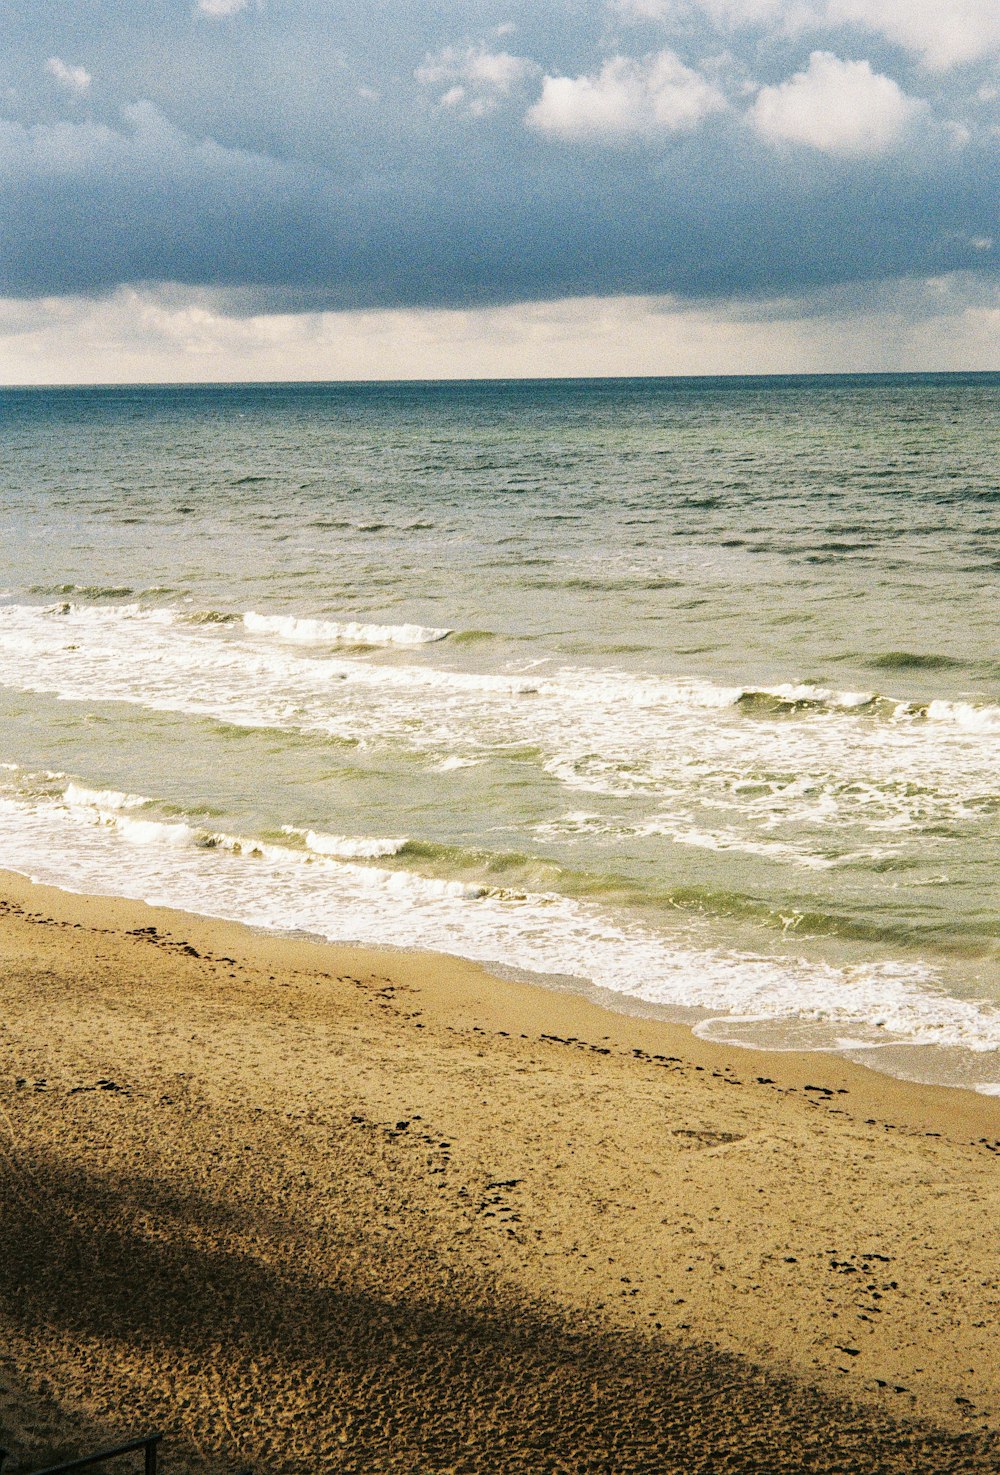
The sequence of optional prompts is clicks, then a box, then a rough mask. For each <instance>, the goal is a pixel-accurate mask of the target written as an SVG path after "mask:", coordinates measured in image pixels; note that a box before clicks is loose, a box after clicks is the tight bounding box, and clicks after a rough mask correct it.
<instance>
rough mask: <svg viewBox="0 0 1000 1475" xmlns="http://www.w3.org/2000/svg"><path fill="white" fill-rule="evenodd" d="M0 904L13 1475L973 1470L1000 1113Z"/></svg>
mask: <svg viewBox="0 0 1000 1475" xmlns="http://www.w3.org/2000/svg"><path fill="white" fill-rule="evenodd" d="M0 898H2V899H3V900H2V903H0V939H2V948H0V987H2V994H3V1005H2V1010H0V1021H2V1024H0V1028H2V1037H0V1038H2V1055H0V1062H2V1065H0V1175H2V1181H0V1205H2V1213H0V1236H2V1243H0V1315H2V1318H3V1335H2V1339H0V1444H3V1445H6V1446H7V1447H8V1448H9V1449H10V1451H11V1458H10V1461H9V1464H8V1466H7V1470H8V1471H14V1470H23V1469H32V1468H35V1467H37V1466H39V1465H42V1464H44V1463H46V1462H47V1461H48V1460H50V1459H52V1458H54V1457H55V1456H57V1455H62V1454H66V1455H71V1454H78V1453H84V1452H86V1451H87V1450H89V1449H91V1448H95V1447H98V1446H99V1445H101V1444H103V1443H106V1442H108V1441H109V1440H110V1439H113V1438H115V1437H116V1436H121V1437H123V1438H125V1437H130V1436H132V1435H134V1434H137V1433H143V1432H145V1431H146V1430H147V1429H161V1430H162V1431H163V1432H164V1436H165V1438H164V1445H163V1451H162V1464H163V1469H164V1470H165V1471H167V1472H168V1475H169V1472H180V1471H188V1470H190V1471H210V1472H215V1471H218V1472H220V1475H221V1472H223V1471H225V1472H230V1475H237V1472H240V1471H260V1472H265V1471H267V1472H284V1471H288V1472H296V1475H297V1472H300V1471H301V1472H303V1475H304V1472H306V1471H317V1470H319V1471H326V1470H329V1471H365V1472H371V1475H382V1472H386V1475H395V1472H400V1475H402V1472H407V1475H421V1472H441V1475H443V1472H454V1475H457V1472H468V1475H480V1472H493V1471H497V1472H518V1475H521V1472H523V1475H529V1472H530V1475H534V1472H540V1471H565V1472H570V1471H572V1472H578V1471H579V1472H583V1471H606V1472H615V1475H617V1472H633V1471H644V1472H650V1475H652V1472H657V1475H666V1472H674V1471H676V1472H689V1471H690V1472H697V1471H712V1472H717V1471H748V1472H749V1471H753V1472H786V1471H787V1472H791V1471H809V1472H814V1471H831V1472H832V1471H837V1472H850V1471H858V1472H861V1471H864V1472H865V1475H873V1472H880V1471H900V1472H903V1471H907V1472H914V1471H921V1472H924V1471H926V1472H928V1475H939V1472H947V1471H957V1470H968V1471H986V1470H989V1471H997V1470H1000V1358H998V1355H997V1342H996V1323H997V1312H998V1302H1000V1279H998V1278H1000V1266H998V1255H997V1247H998V1229H997V1226H998V1224H1000V1101H997V1100H991V1099H988V1098H984V1097H977V1096H974V1095H972V1094H971V1093H968V1092H964V1091H957V1090H954V1091H947V1090H939V1089H932V1088H925V1087H918V1086H912V1085H908V1084H905V1083H902V1082H899V1081H893V1080H890V1079H888V1078H885V1077H881V1076H877V1075H875V1074H873V1073H870V1072H867V1071H864V1070H862V1069H860V1068H855V1067H852V1066H850V1065H848V1064H845V1063H843V1062H841V1061H839V1060H837V1059H835V1058H832V1057H826V1056H820V1055H793V1054H783V1055H777V1054H767V1055H765V1054H761V1053H756V1052H749V1051H742V1050H737V1049H725V1048H721V1047H717V1046H709V1045H706V1044H704V1043H702V1042H700V1041H698V1040H697V1039H695V1038H694V1037H693V1036H692V1035H691V1034H690V1033H689V1032H688V1031H687V1030H685V1029H683V1028H682V1027H680V1026H673V1025H667V1024H663V1023H660V1022H656V1021H650V1020H643V1019H638V1018H632V1017H628V1016H625V1015H619V1014H613V1013H609V1012H606V1011H604V1010H602V1009H600V1008H599V1007H597V1006H596V1005H593V1004H590V1003H588V1002H586V1001H583V1000H581V999H580V998H578V997H576V996H573V995H571V994H568V993H562V992H551V991H548V990H544V989H539V988H531V987H527V986H523V985H518V984H511V983H505V982H500V981H498V980H496V979H494V978H491V977H490V976H489V975H488V974H486V973H485V972H483V971H482V970H480V969H479V968H476V967H474V966H472V965H468V964H465V963H461V962H458V961H455V960H453V959H449V958H445V957H438V956H431V955H417V954H412V953H404V952H399V953H397V952H392V951H377V950H373V949H365V948H356V947H339V946H338V947H333V946H320V945H317V944H311V943H297V942H290V941H285V940H279V939H276V938H273V937H267V936H259V935H256V934H254V933H253V932H251V931H249V930H247V929H245V928H241V927H238V926H235V925H230V924H224V923H216V922H211V921H206V920H204V919H200V918H194V917H188V916H186V915H184V914H182V913H177V912H167V911H161V910H152V909H150V908H147V907H143V906H141V905H139V904H137V903H131V902H128V903H127V902H121V901H114V900H107V899H91V898H85V897H79V896H72V895H68V894H65V893H62V892H58V891H54V890H51V889H48V888H44V887H40V886H33V885H31V884H30V883H28V882H26V881H24V880H23V879H21V878H19V877H16V876H12V875H3V876H0Z"/></svg>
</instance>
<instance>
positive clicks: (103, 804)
mask: <svg viewBox="0 0 1000 1475" xmlns="http://www.w3.org/2000/svg"><path fill="white" fill-rule="evenodd" d="M63 797H64V799H65V800H66V803H67V804H71V805H75V806H77V807H78V808H90V809H114V810H118V809H143V808H145V806H146V805H148V804H150V803H151V802H152V801H151V800H149V799H146V798H144V797H143V796H142V795H141V794H126V793H122V792H121V790H119V789H88V788H85V787H84V785H83V784H77V783H70V784H67V785H66V788H65V790H64V791H63Z"/></svg>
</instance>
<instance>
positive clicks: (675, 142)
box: [0, 0, 1000, 383]
mask: <svg viewBox="0 0 1000 1475" xmlns="http://www.w3.org/2000/svg"><path fill="white" fill-rule="evenodd" d="M0 34H2V36H3V45H2V48H0V382H5V383H18V382H25V383H27V382H31V383H36V382H37V383H45V382H80V381H86V380H99V381H109V380H124V381H129V380H144V379H146V380H173V379H177V380H207V379H242V378H263V379H269V378H289V379H319V378H383V377H389V378H421V377H442V376H443V377H466V376H479V375H507V374H511V375H521V374H529V375H530V374H550V373H551V374H564V373H570V374H572V373H581V374H595V373H613V374H614V373H725V372H755V371H756V372H783V371H787V372H796V371H803V372H804V371H810V370H824V369H828V370H836V369H844V370H852V369H859V370H860V369H870V370H878V369H910V368H912V369H962V368H968V369H991V368H992V369H1000V0H551V3H548V4H546V3H538V0H534V3H532V4H528V3H522V0H451V3H449V4H446V5H445V4H440V3H436V0H423V3H420V4H411V3H409V0H352V3H350V4H348V3H345V0H146V3H144V4H142V5H138V6H137V5H135V3H134V0H130V3H123V0H65V3H63V4H61V5H57V6H53V5H52V4H51V0H45V3H41V0H17V3H16V4H15V3H13V0H0Z"/></svg>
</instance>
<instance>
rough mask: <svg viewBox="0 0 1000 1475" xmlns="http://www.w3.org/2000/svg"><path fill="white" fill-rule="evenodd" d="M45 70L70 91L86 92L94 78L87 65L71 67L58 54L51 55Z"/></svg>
mask: <svg viewBox="0 0 1000 1475" xmlns="http://www.w3.org/2000/svg"><path fill="white" fill-rule="evenodd" d="M45 70H46V71H47V72H48V73H49V75H50V76H52V77H55V79H56V81H57V82H58V83H59V85H60V87H65V88H66V90H67V91H68V92H76V93H80V92H86V91H87V90H88V88H89V87H90V84H91V82H92V81H93V80H94V79H93V78H92V77H91V75H90V73H89V72H88V71H87V69H86V67H71V66H68V65H67V64H66V62H64V61H63V60H62V59H61V58H60V57H58V56H50V57H49V59H48V61H47V62H46V63H45Z"/></svg>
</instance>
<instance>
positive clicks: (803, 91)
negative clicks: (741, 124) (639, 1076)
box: [751, 51, 921, 158]
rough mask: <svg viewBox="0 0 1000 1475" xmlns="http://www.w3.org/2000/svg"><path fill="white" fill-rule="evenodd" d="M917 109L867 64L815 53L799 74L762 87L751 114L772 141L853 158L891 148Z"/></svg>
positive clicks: (762, 132) (902, 93)
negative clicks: (772, 85)
mask: <svg viewBox="0 0 1000 1475" xmlns="http://www.w3.org/2000/svg"><path fill="white" fill-rule="evenodd" d="M920 110H921V106H920V103H919V102H917V101H916V100H915V99H914V98H912V97H907V95H906V94H905V93H904V92H903V91H902V89H901V88H900V87H899V85H898V83H896V82H894V81H893V80H892V78H891V77H883V76H880V75H879V74H878V73H877V72H874V71H872V68H871V63H870V62H867V61H841V60H840V59H839V58H838V57H836V56H834V55H833V53H832V52H830V51H814V52H813V53H812V55H811V56H810V58H809V65H808V67H807V68H806V70H805V71H804V72H796V74H795V76H794V77H791V78H790V79H789V80H788V81H787V82H781V83H779V84H778V86H776V87H762V88H761V90H760V92H759V93H758V94H757V100H756V102H755V103H754V106H753V110H752V113H751V118H752V121H753V124H754V126H755V127H756V129H757V131H758V133H760V134H761V135H762V136H763V137H764V138H766V139H768V140H770V141H772V142H776V143H798V144H806V145H808V146H809V147H810V148H814V149H819V150H820V151H821V152H823V153H827V154H841V155H845V156H847V157H855V158H858V157H863V156H865V155H877V154H883V153H886V152H887V151H888V150H890V149H893V148H895V147H896V146H897V145H898V144H899V143H900V141H901V140H902V138H903V136H904V133H905V131H906V128H907V125H908V124H909V123H910V122H911V121H912V120H913V119H914V117H915V116H916V115H917V114H918V113H919V112H920Z"/></svg>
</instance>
